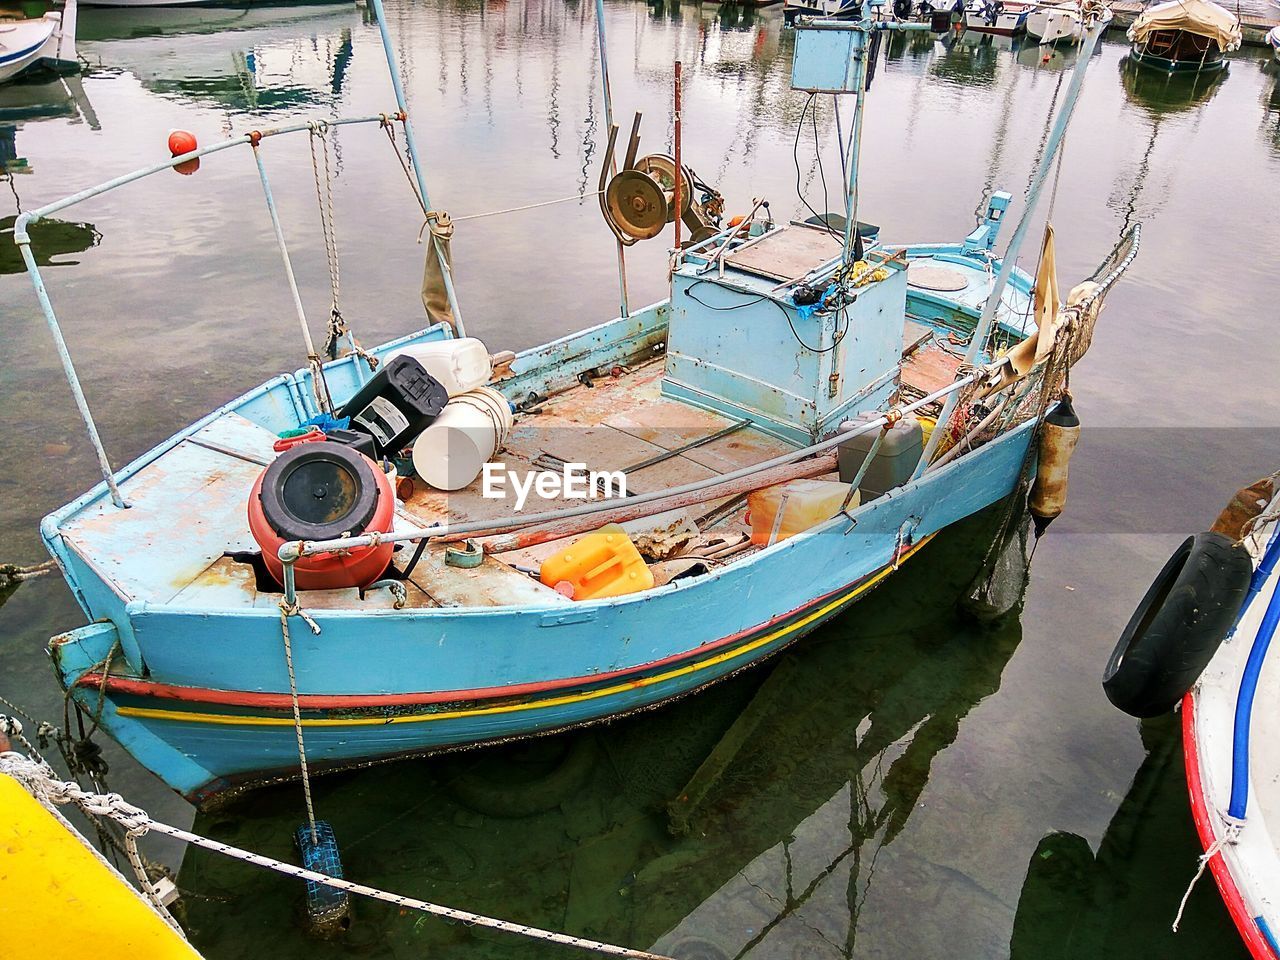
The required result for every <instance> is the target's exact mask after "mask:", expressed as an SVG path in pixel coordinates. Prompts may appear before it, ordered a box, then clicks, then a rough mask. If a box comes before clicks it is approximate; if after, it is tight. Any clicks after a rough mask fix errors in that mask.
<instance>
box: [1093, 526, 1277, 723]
mask: <svg viewBox="0 0 1280 960" xmlns="http://www.w3.org/2000/svg"><path fill="white" fill-rule="evenodd" d="M1252 576H1253V562H1252V560H1251V559H1250V556H1249V552H1248V551H1247V550H1245V548H1244V547H1242V546H1240V545H1239V544H1236V543H1234V542H1233V541H1231V540H1230V539H1228V538H1227V537H1224V536H1222V534H1219V533H1198V534H1196V535H1195V536H1194V537H1188V538H1187V539H1186V540H1185V541H1183V543H1182V546H1180V547H1178V549H1177V550H1176V551H1175V552H1174V554H1173V556H1172V557H1170V558H1169V562H1168V563H1166V564H1165V565H1164V569H1162V570H1161V571H1160V573H1159V574H1158V575H1157V576H1156V579H1155V582H1154V583H1152V584H1151V587H1150V589H1148V590H1147V593H1146V596H1144V597H1143V598H1142V602H1141V603H1139V604H1138V609H1136V610H1135V611H1134V612H1133V616H1132V617H1131V618H1130V619H1129V623H1128V625H1127V626H1126V627H1125V628H1124V633H1122V634H1121V635H1120V641H1119V642H1118V643H1117V644H1116V648H1115V650H1113V651H1112V652H1111V657H1110V659H1109V660H1108V661H1107V667H1106V670H1105V672H1104V674H1103V678H1102V688H1103V690H1105V691H1106V694H1107V699H1108V700H1110V701H1111V702H1112V703H1113V704H1115V706H1117V707H1119V708H1120V709H1121V710H1123V711H1124V712H1125V713H1128V714H1130V715H1132V716H1135V717H1155V716H1159V715H1160V714H1162V713H1168V712H1169V711H1170V710H1172V709H1173V708H1174V707H1175V706H1176V705H1177V704H1178V702H1179V701H1180V700H1181V699H1182V697H1183V696H1184V695H1185V694H1186V693H1187V691H1188V690H1190V689H1191V687H1192V686H1193V685H1194V684H1195V682H1196V680H1198V679H1199V678H1200V674H1201V673H1202V672H1203V671H1204V668H1205V667H1207V666H1208V665H1209V661H1210V660H1212V659H1213V655H1214V653H1215V652H1216V651H1217V649H1218V646H1219V644H1221V643H1222V641H1223V639H1224V638H1225V637H1226V635H1227V634H1228V633H1229V632H1230V631H1231V627H1232V625H1233V624H1234V623H1235V621H1236V617H1237V616H1238V615H1239V613H1240V608H1241V607H1242V606H1243V605H1244V599H1245V595H1246V594H1247V593H1248V590H1249V581H1250V579H1251V578H1252Z"/></svg>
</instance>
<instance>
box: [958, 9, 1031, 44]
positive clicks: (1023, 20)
mask: <svg viewBox="0 0 1280 960" xmlns="http://www.w3.org/2000/svg"><path fill="white" fill-rule="evenodd" d="M1033 9H1034V6H1033V5H1032V4H1030V3H1018V2H1016V0H1008V2H1003V0H971V2H970V3H969V4H968V5H966V7H965V12H964V28H965V29H966V30H972V31H974V32H975V33H993V34H995V35H996V36H1000V37H1013V36H1017V35H1018V34H1019V33H1021V32H1022V31H1023V30H1024V29H1025V28H1026V24H1027V16H1028V15H1029V14H1030V13H1031V11H1032V10H1033Z"/></svg>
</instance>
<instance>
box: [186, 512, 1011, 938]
mask: <svg viewBox="0 0 1280 960" xmlns="http://www.w3.org/2000/svg"><path fill="white" fill-rule="evenodd" d="M992 519H993V518H992V517H991V516H990V515H987V516H983V517H979V518H977V519H976V520H974V521H971V522H969V523H967V524H965V525H963V526H962V527H961V528H958V529H956V530H954V531H952V532H950V533H949V534H948V535H947V536H946V537H945V538H944V539H943V540H941V541H940V542H938V543H935V544H934V545H933V546H931V547H930V550H929V552H928V553H927V554H926V555H925V556H924V557H922V558H921V559H922V561H923V562H922V563H920V564H919V565H918V566H916V568H915V569H914V570H912V569H911V567H910V566H908V567H906V568H904V570H903V571H901V572H900V574H899V580H898V582H897V583H896V584H894V585H892V586H891V587H889V588H886V589H885V590H884V591H883V592H880V593H877V594H875V595H873V596H872V597H870V598H868V599H867V600H865V601H863V603H862V604H861V605H860V606H859V608H858V611H857V613H856V614H855V615H854V616H850V617H845V618H843V619H841V620H839V621H837V622H836V624H835V625H834V626H833V627H832V628H830V629H829V630H827V631H825V632H824V635H823V636H822V638H821V639H820V640H816V639H815V640H813V641H809V642H806V643H805V644H802V645H800V646H798V647H797V648H796V649H795V651H794V652H792V653H788V654H786V655H784V656H783V657H781V658H780V659H779V660H777V661H775V662H774V663H773V664H771V665H770V666H769V667H768V668H766V669H764V670H761V671H756V672H752V673H749V674H747V675H745V676H743V677H741V678H739V679H737V680H734V681H732V682H729V683H726V684H723V685H722V686H720V687H718V688H715V689H713V690H712V691H709V692H707V693H705V694H703V695H701V696H698V697H695V698H693V699H691V700H688V701H684V702H682V703H680V704H677V705H675V706H673V707H671V708H670V709H667V710H664V711H659V712H656V713H653V714H649V715H646V716H643V717H639V718H636V719H631V720H627V721H623V722H619V723H616V724H614V725H612V726H610V727H607V728H603V729H600V730H598V731H597V730H589V731H585V732H581V733H577V734H572V735H567V736H561V737H557V738H553V739H550V740H543V741H539V742H535V743H532V744H527V745H522V746H516V747H514V748H511V749H508V750H491V751H482V752H478V753H473V754H464V755H460V756H457V757H453V758H444V759H437V760H435V761H429V762H413V763H405V764H400V765H397V766H393V767H388V768H382V769H378V770H373V771H368V772H365V773H361V774H358V775H355V776H351V777H348V778H346V779H345V780H343V779H339V780H336V781H335V780H329V781H328V782H327V783H324V784H321V785H320V789H321V791H322V792H321V794H320V795H319V797H318V800H317V802H318V804H319V806H320V809H321V810H322V811H323V813H324V815H325V816H327V817H330V818H331V819H333V820H334V821H335V829H336V830H337V833H338V836H339V837H340V838H341V840H342V842H343V847H344V850H345V853H346V862H347V869H348V871H349V875H351V876H358V877H360V878H361V879H363V880H367V881H371V882H376V883H378V884H380V885H382V886H385V887H387V888H389V889H394V890H398V891H404V892H412V893H414V894H416V895H420V896H423V897H426V898H428V899H431V898H435V899H438V900H442V901H445V902H450V903H455V904H466V905H467V906H468V908H471V909H477V910H482V911H490V912H494V913H497V914H499V915H509V914H511V913H512V911H513V910H514V911H517V912H518V915H519V918H520V919H521V920H523V921H525V922H532V923H538V924H543V925H548V926H551V927H556V928H561V927H564V928H567V929H569V930H570V931H573V932H576V933H579V934H587V935H591V936H593V937H600V938H603V939H606V940H612V941H614V942H625V943H629V944H633V945H638V946H646V945H648V944H654V945H655V948H656V949H657V950H659V951H660V952H664V953H669V954H671V955H673V956H675V957H678V958H681V960H692V958H694V957H696V958H698V960H715V958H729V957H733V958H739V957H747V956H755V957H773V956H778V955H780V954H781V955H794V956H806V957H818V956H842V957H852V956H854V955H856V954H855V947H856V942H857V938H858V931H859V918H860V916H861V913H862V910H863V907H864V905H865V903H866V902H867V899H868V897H869V895H870V894H871V892H872V887H873V885H874V883H875V880H876V867H877V863H878V862H879V861H880V860H881V859H882V857H884V855H885V852H886V851H887V850H888V849H889V848H890V846H891V845H892V844H893V843H894V841H895V840H896V839H897V838H898V837H899V835H900V834H901V832H902V830H903V829H904V827H905V826H906V824H907V822H908V820H909V818H910V817H911V815H912V813H913V812H914V811H915V810H916V809H917V806H918V804H919V801H920V799H921V796H922V793H923V792H924V790H925V788H926V786H927V785H928V783H929V780H930V773H931V769H932V765H933V762H934V760H935V758H936V757H937V756H938V755H939V754H940V753H941V752H942V751H943V750H945V749H946V748H947V747H949V746H950V745H951V744H952V742H953V741H954V740H955V738H956V736H957V733H958V730H959V727H960V723H961V721H962V720H963V718H964V717H965V716H966V715H967V714H968V713H969V711H970V709H971V708H972V707H973V705H974V704H975V703H978V702H980V701H981V700H983V699H985V698H986V697H988V696H990V695H991V694H992V693H994V692H995V691H996V690H997V689H998V687H999V686H1000V678H1001V674H1002V672H1003V670H1004V667H1005V664H1006V663H1007V662H1008V660H1009V658H1010V656H1011V655H1012V654H1013V652H1014V650H1015V649H1016V647H1017V645H1018V642H1019V640H1020V638H1021V630H1020V628H1019V626H1018V625H1017V623H1009V624H1006V625H1004V626H1003V627H1001V628H999V629H996V630H994V631H990V632H985V631H978V630H977V629H976V628H973V627H970V626H968V625H967V624H965V623H962V622H961V621H959V620H958V619H957V617H956V615H955V613H954V610H953V607H952V601H953V599H954V597H955V596H956V595H957V594H958V592H959V591H960V590H962V589H963V587H964V584H965V583H966V582H967V579H968V577H969V576H971V575H972V573H973V572H974V570H975V569H976V567H977V558H978V557H979V556H980V553H981V551H980V549H979V548H978V545H979V544H980V543H982V542H984V538H985V537H987V536H989V535H990V531H991V522H992ZM908 598H910V599H908ZM253 802H254V809H253V817H252V819H247V818H245V817H243V816H242V815H241V814H242V813H245V812H248V811H236V810H232V811H229V812H224V813H222V814H216V815H209V816H205V817H202V818H200V819H199V820H198V822H197V829H199V830H201V831H204V832H208V833H211V834H212V835H214V836H216V837H218V838H220V839H224V840H227V841H229V842H235V843H240V844H244V845H247V846H250V847H252V848H254V849H259V850H264V849H265V850H274V851H275V852H276V853H286V854H287V843H288V834H289V828H290V826H291V825H292V824H293V822H294V821H295V820H296V819H297V817H298V816H299V802H300V801H299V794H298V789H297V787H296V786H291V787H285V788H281V789H279V790H276V791H272V792H270V793H267V794H263V795H261V796H260V797H258V798H256V799H255V800H254V801H253ZM179 879H180V883H181V885H182V886H183V888H184V889H188V890H193V891H194V892H196V893H197V894H199V895H200V897H213V898H214V902H212V903H208V902H205V901H203V900H200V899H191V900H190V901H189V903H188V909H189V911H190V913H189V915H188V920H189V921H190V923H191V925H192V930H193V933H194V940H195V942H196V943H197V945H198V946H199V947H200V948H201V949H202V950H203V951H205V952H206V954H207V955H208V956H210V957H213V958H217V957H221V956H233V955H235V954H234V950H233V949H232V948H233V946H234V935H233V934H229V933H227V932H226V931H227V927H228V925H227V924H226V917H227V915H228V914H233V915H235V916H236V918H237V925H240V924H243V925H249V926H251V927H252V928H254V929H260V930H264V931H268V932H267V933H266V934H265V936H266V937H268V938H270V939H271V940H274V939H275V938H276V937H277V936H278V939H279V941H280V949H284V948H285V944H286V943H288V942H289V941H290V939H291V938H292V937H293V933H294V932H293V930H291V929H290V928H289V923H288V918H289V916H290V914H291V911H292V909H293V906H294V902H295V901H296V899H297V897H298V895H299V890H298V889H297V888H296V887H293V886H291V885H289V884H288V883H279V882H277V881H276V880H274V879H271V878H263V877H253V876H249V875H247V874H246V872H245V871H244V870H243V869H241V867H240V866H239V865H234V864H229V863H228V862H226V861H220V860H218V859H217V858H212V857H208V856H205V855H203V854H198V853H192V854H189V855H188V857H187V861H186V863H185V864H184V866H183V870H182V874H181V876H180V878H179ZM904 906H908V904H904ZM273 929H278V930H279V932H278V934H277V933H273V932H270V931H272V930H273ZM352 935H353V936H354V937H355V938H356V940H357V942H358V943H360V944H363V945H364V946H366V947H367V948H370V949H371V948H372V945H373V944H374V943H377V944H381V945H382V949H383V950H386V951H388V952H389V953H391V954H394V955H396V956H399V955H400V953H399V951H400V950H401V949H404V948H405V947H407V945H409V944H412V945H413V948H414V949H415V950H418V951H423V950H425V951H427V952H428V953H431V952H436V951H439V950H442V949H446V948H448V947H449V946H451V945H461V943H462V942H463V941H473V942H467V944H466V945H467V948H468V952H469V953H471V952H473V951H475V950H479V951H481V952H482V953H483V954H484V955H487V956H503V957H505V956H511V957H515V956H527V955H528V951H529V949H530V948H529V947H528V945H526V944H523V943H519V942H513V941H511V940H510V939H508V938H501V939H494V940H492V941H490V939H489V938H488V937H486V936H483V935H480V934H473V933H471V932H470V931H461V930H458V929H456V928H451V927H447V926H444V925H442V924H439V923H437V922H435V921H431V920H426V921H420V922H418V921H416V918H402V917H400V916H398V915H396V913H395V911H389V910H383V909H382V908H381V907H378V906H375V905H370V906H368V907H367V908H366V907H365V905H363V904H362V905H361V913H360V920H359V922H358V925H357V929H356V930H355V931H353V934H352ZM267 945H268V944H267V942H266V941H264V942H263V943H262V944H261V946H262V947H264V948H265V947H267ZM269 952H271V953H272V954H276V955H278V954H279V950H278V949H277V948H276V946H275V945H274V943H272V944H271V946H270V951H269ZM286 953H287V951H286ZM406 955H407V954H406Z"/></svg>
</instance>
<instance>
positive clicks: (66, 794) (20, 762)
mask: <svg viewBox="0 0 1280 960" xmlns="http://www.w3.org/2000/svg"><path fill="white" fill-rule="evenodd" d="M0 773H5V774H8V775H9V776H11V777H13V778H14V779H15V780H17V781H18V782H19V783H21V784H22V785H23V786H24V787H25V788H26V789H27V790H28V791H29V792H30V793H31V794H32V795H33V796H35V797H36V798H37V799H38V800H41V801H43V802H45V803H47V804H51V805H56V806H63V805H66V804H74V805H75V806H76V807H78V808H79V809H80V810H82V811H83V812H84V813H86V814H87V815H89V816H91V817H107V818H109V819H111V820H114V821H115V822H116V823H118V824H120V825H121V826H122V827H123V828H124V829H125V830H126V831H128V832H129V833H130V834H131V835H134V836H137V837H141V836H143V835H144V834H146V833H148V832H150V831H152V830H154V831H155V832H156V833H161V834H164V835H165V836H168V837H173V838H174V839H175V840H182V841H184V842H186V843H189V844H191V845H193V846H197V847H201V848H203V849H205V850H212V851H213V852H214V853H220V854H222V855H223V856H226V857H231V858H232V859H234V860H242V861H244V862H245V863H251V864H253V865H254V866H258V867H265V868H266V869H268V870H274V871H276V872H277V873H282V874H284V875H285V876H289V877H294V878H296V879H299V880H309V881H311V882H313V883H321V884H324V885H325V886H329V887H334V888H336V889H338V890H345V891H347V892H348V893H356V894H359V895H361V896H364V897H369V898H370V899H373V900H379V901H382V902H383V903H390V904H393V905H395V906H397V907H400V908H402V909H406V910H418V911H421V912H422V913H430V914H433V915H434V916H437V917H443V918H445V919H446V920H454V921H457V922H459V923H464V924H466V925H467V926H477V927H487V928H489V929H491V930H501V931H503V932H504V933H510V934H514V935H515V936H519V937H528V938H530V939H533V940H542V941H545V942H547V943H557V944H560V945H562V946H566V947H574V948H576V949H579V950H589V951H591V952H593V953H600V954H605V955H607V956H613V957H630V958H632V960H670V958H669V957H664V956H662V955H661V954H656V953H649V952H647V951H644V950H632V949H631V948H629V947H619V946H616V945H614V944H611V943H602V942H600V941H598V940H588V939H586V938H584V937H575V936H571V935H569V934H567V933H557V932H556V931H554V930H544V929H542V928H541V927H531V926H529V925H527V924H523V923H514V922H512V921H510V920H500V919H498V918H496V917H486V916H484V915H482V914H478V913H471V912H470V911H467V910H458V909H456V908H455V907H446V906H442V905H441V904H437V903H430V902H428V901H426V900H418V899H415V898H414V897H403V896H400V895H399V894H394V893H388V892H387V891H385V890H379V889H378V888H376V887H369V886H365V885H364V884H362V883H352V882H351V881H349V880H340V879H338V878H337V877H330V876H328V875H326V874H323V873H317V872H316V871H315V870H307V869H306V868H304V867H298V866H294V865H293V864H291V863H284V862H282V861H280V860H275V859H272V858H271V857H264V856H262V855H261V854H258V853H252V852H251V851H248V850H242V849H240V848H239V847H233V846H231V845H230V844H226V843H220V842H218V841H217V840H210V839H209V838H208V837H202V836H200V835H199V834H198V833H191V832H190V831H187V830H180V829H179V828H177V827H173V826H170V825H169V824H167V823H161V822H160V821H158V820H153V819H151V816H150V815H149V814H148V813H147V812H146V811H145V810H143V809H142V808H140V807H135V806H134V805H133V804H131V803H129V802H127V801H126V800H125V799H124V798H123V797H121V796H120V794H118V793H106V794H101V793H90V792H88V791H86V790H84V789H82V788H81V787H80V786H79V785H78V784H75V783H70V782H68V781H65V780H59V779H58V778H57V777H55V776H54V774H53V771H52V770H51V769H50V768H49V767H48V765H46V764H41V763H37V762H36V761H35V760H32V759H31V758H30V757H26V756H23V755H22V754H20V753H12V752H10V753H0Z"/></svg>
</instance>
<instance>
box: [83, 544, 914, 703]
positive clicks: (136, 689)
mask: <svg viewBox="0 0 1280 960" xmlns="http://www.w3.org/2000/svg"><path fill="white" fill-rule="evenodd" d="M925 542H927V540H925V541H921V542H920V543H918V544H915V545H914V547H904V548H903V549H902V551H901V555H902V556H905V555H907V554H909V553H911V552H913V550H914V549H915V548H916V547H922V546H924V544H925ZM900 559H901V557H900ZM874 575H875V572H874V571H873V572H872V573H870V574H868V575H867V576H866V577H859V578H858V579H857V580H854V581H853V582H852V583H848V584H845V585H844V586H843V587H839V588H837V589H835V590H832V591H831V592H829V593H825V594H823V595H822V596H820V597H816V598H814V599H813V600H810V601H809V602H808V603H805V604H802V605H801V606H799V607H796V608H795V609H794V610H789V611H787V612H786V613H782V614H779V615H778V616H776V617H774V618H772V619H771V620H767V621H765V622H764V623H761V624H756V625H755V626H752V627H748V628H747V629H746V630H740V631H738V632H737V633H734V634H731V635H729V636H727V637H722V638H720V639H719V640H713V641H712V642H710V643H704V644H703V645H702V646H700V647H697V648H696V649H693V650H685V651H682V652H680V653H676V654H672V655H671V656H669V657H664V658H662V659H661V660H653V661H650V662H649V663H645V664H641V665H640V666H637V667H627V668H625V669H622V670H612V671H609V672H608V673H594V674H591V675H589V676H585V677H561V678H557V679H555V680H541V681H537V682H533V683H516V684H511V685H509V686H503V687H480V688H477V689H475V690H441V691H436V692H430V693H428V692H424V693H381V694H314V693H311V694H307V693H304V694H301V695H299V697H298V705H299V706H300V707H302V708H303V709H306V710H352V709H357V708H361V707H411V706H418V705H424V706H425V705H428V704H436V703H455V702H460V701H468V702H469V701H476V700H504V699H509V698H511V697H523V696H530V695H536V694H540V693H550V692H554V691H556V690H564V689H569V688H573V687H581V686H584V685H587V684H594V683H600V682H602V681H608V680H617V679H620V678H623V677H627V676H632V675H640V674H644V673H647V672H648V671H650V670H654V669H658V668H661V667H665V666H669V665H671V664H674V663H679V662H680V661H682V660H688V659H691V658H693V657H695V656H700V655H702V654H704V653H708V652H711V651H715V650H719V649H720V648H722V647H725V646H728V645H730V644H733V643H736V642H738V641H740V640H742V639H745V638H747V637H750V636H752V635H754V634H756V633H759V632H760V631H761V630H768V629H769V628H770V627H773V626H775V625H777V624H779V623H781V622H783V621H784V620H787V619H789V618H791V617H794V616H797V615H799V614H802V613H804V612H805V611H806V610H809V609H810V608H812V607H815V606H817V605H819V604H821V603H823V602H825V601H826V600H828V599H830V598H831V597H834V596H836V595H837V594H839V593H841V592H843V591H845V590H849V589H852V588H853V587H856V586H857V585H858V584H859V583H861V582H862V581H863V580H866V579H867V578H868V577H870V576H874ZM101 684H102V674H100V673H86V674H85V675H84V676H82V677H81V678H80V679H79V680H77V681H76V686H77V687H91V688H93V689H95V690H96V689H98V688H99V687H100V686H101ZM106 690H107V692H108V693H122V694H126V695H132V696H143V697H157V698H160V699H163V700H178V701H181V702H183V703H198V704H209V705H216V706H224V707H257V708H261V709H275V710H285V709H288V708H289V706H290V704H291V702H292V701H291V700H290V699H289V695H288V694H287V693H254V692H252V691H247V690H245V691H242V690H213V689H209V688H205V687H187V686H179V685H175V684H167V683H154V682H152V681H150V680H138V679H135V678H132V677H112V676H109V677H107V679H106Z"/></svg>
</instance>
